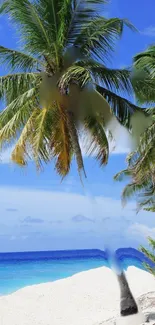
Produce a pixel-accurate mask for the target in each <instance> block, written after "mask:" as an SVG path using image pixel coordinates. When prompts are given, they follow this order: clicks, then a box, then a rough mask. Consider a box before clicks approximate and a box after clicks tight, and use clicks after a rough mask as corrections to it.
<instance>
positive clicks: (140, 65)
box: [133, 45, 155, 105]
mask: <svg viewBox="0 0 155 325" xmlns="http://www.w3.org/2000/svg"><path fill="white" fill-rule="evenodd" d="M133 67H134V70H133V72H134V73H133V87H134V91H135V94H136V97H137V99H138V101H139V102H140V103H141V104H144V103H149V105H150V104H151V103H152V104H153V105H154V103H155V95H154V90H155V45H151V46H149V47H148V49H147V50H145V51H144V52H142V53H139V54H137V55H136V56H135V57H134V60H133Z"/></svg>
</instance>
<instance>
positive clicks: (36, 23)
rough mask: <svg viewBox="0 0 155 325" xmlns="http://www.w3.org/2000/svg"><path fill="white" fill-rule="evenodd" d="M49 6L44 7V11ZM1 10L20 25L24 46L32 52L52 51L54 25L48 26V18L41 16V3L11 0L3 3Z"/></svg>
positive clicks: (45, 52)
mask: <svg viewBox="0 0 155 325" xmlns="http://www.w3.org/2000/svg"><path fill="white" fill-rule="evenodd" d="M42 9H43V8H42ZM45 11H46V14H47V15H48V12H47V6H45V7H44V13H45ZM0 12H2V13H6V14H8V15H9V17H10V18H11V19H12V21H13V22H14V23H15V24H18V26H19V33H20V35H21V40H22V41H24V44H25V46H24V48H25V49H27V50H28V51H29V52H30V53H34V54H35V55H38V53H39V54H40V53H42V54H43V53H44V54H48V53H50V51H52V46H53V44H52V40H53V39H52V33H51V31H53V26H51V28H50V29H49V25H48V28H47V19H46V20H43V17H41V16H40V13H41V11H39V3H37V2H35V1H33V2H32V1H29V0H10V1H6V2H5V4H3V5H2V7H1V9H0Z"/></svg>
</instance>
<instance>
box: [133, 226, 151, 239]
mask: <svg viewBox="0 0 155 325" xmlns="http://www.w3.org/2000/svg"><path fill="white" fill-rule="evenodd" d="M128 231H129V233H130V234H132V235H135V236H137V235H138V236H142V237H143V238H147V237H148V236H150V237H153V238H155V227H154V228H151V227H148V226H146V225H144V224H141V223H135V224H133V225H131V226H130V227H129V229H128Z"/></svg>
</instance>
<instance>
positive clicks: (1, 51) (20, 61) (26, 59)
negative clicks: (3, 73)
mask: <svg viewBox="0 0 155 325" xmlns="http://www.w3.org/2000/svg"><path fill="white" fill-rule="evenodd" d="M0 63H1V64H3V65H6V68H11V69H12V70H22V71H29V72H30V71H32V70H33V69H34V70H36V69H37V68H39V67H41V66H43V62H42V61H40V60H39V59H37V58H35V57H33V56H31V55H30V54H26V53H24V52H20V51H17V50H13V49H9V48H7V47H4V46H0Z"/></svg>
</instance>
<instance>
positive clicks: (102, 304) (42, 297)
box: [0, 267, 155, 325]
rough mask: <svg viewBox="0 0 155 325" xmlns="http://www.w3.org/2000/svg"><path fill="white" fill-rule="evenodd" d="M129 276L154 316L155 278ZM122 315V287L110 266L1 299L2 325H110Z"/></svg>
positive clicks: (141, 274) (134, 272)
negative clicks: (120, 310)
mask: <svg viewBox="0 0 155 325" xmlns="http://www.w3.org/2000/svg"><path fill="white" fill-rule="evenodd" d="M126 275H127V279H128V281H129V285H130V287H131V290H132V293H133V295H134V297H135V298H136V299H138V301H139V302H140V305H141V308H142V310H143V312H144V313H148V314H150V315H151V313H152V315H153V312H154V313H155V278H154V277H153V276H152V275H150V274H149V273H147V272H145V271H142V270H139V269H137V268H135V267H129V268H128V271H127V272H126ZM118 316H119V286H118V283H117V279H116V277H115V275H114V273H113V272H112V271H111V270H110V269H108V268H106V267H102V268H98V269H94V270H90V271H86V272H82V273H79V274H77V275H74V276H72V277H70V278H67V279H63V280H59V281H56V282H52V283H46V284H40V285H34V286H30V287H26V288H23V289H21V290H19V291H17V292H15V293H13V294H11V295H8V296H2V297H0V325H102V324H107V325H108V324H114V321H115V319H116V318H117V317H118ZM154 323H155V320H154V322H153V323H152V324H154ZM137 325H138V324H137Z"/></svg>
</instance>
